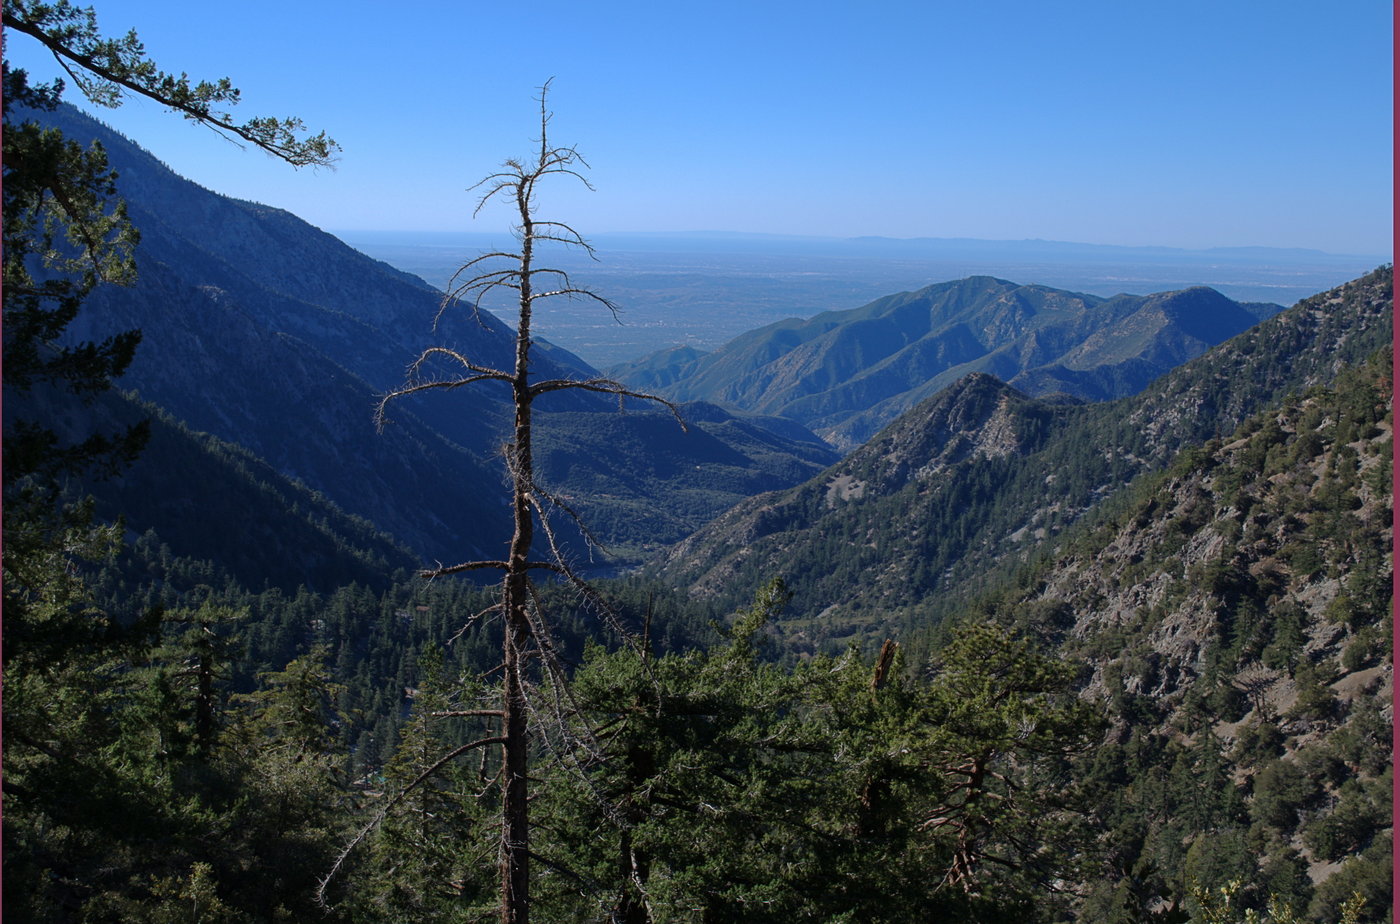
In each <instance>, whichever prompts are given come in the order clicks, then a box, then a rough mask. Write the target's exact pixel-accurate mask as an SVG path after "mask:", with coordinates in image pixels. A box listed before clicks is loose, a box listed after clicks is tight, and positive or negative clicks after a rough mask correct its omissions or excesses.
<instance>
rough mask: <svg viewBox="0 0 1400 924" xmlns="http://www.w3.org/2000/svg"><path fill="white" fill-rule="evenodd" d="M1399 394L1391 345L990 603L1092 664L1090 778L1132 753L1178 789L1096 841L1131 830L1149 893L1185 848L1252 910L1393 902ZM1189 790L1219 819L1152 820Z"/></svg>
mask: <svg viewBox="0 0 1400 924" xmlns="http://www.w3.org/2000/svg"><path fill="white" fill-rule="evenodd" d="M1391 395H1392V383H1391V378H1390V355H1389V351H1388V350H1386V351H1382V352H1381V353H1378V354H1377V355H1376V356H1375V357H1374V358H1373V359H1372V360H1371V361H1369V362H1367V363H1365V364H1363V365H1361V366H1358V367H1353V368H1349V369H1347V370H1344V371H1343V372H1342V374H1341V375H1340V377H1339V378H1338V380H1337V381H1336V382H1335V384H1333V385H1330V386H1326V387H1319V388H1316V389H1313V390H1312V391H1311V392H1310V393H1309V394H1307V395H1306V396H1305V397H1302V398H1298V399H1295V400H1291V401H1289V402H1287V403H1285V404H1284V405H1283V406H1282V407H1278V408H1275V409H1271V410H1269V411H1267V412H1264V413H1262V414H1260V415H1258V416H1256V417H1254V418H1252V419H1250V420H1249V421H1247V422H1246V424H1245V425H1244V426H1243V427H1242V428H1241V429H1239V430H1238V431H1236V432H1234V433H1232V434H1229V435H1228V436H1226V437H1223V438H1221V439H1217V440H1213V441H1211V442H1209V443H1208V444H1206V445H1205V446H1204V447H1202V448H1199V449H1195V450H1189V451H1187V452H1186V453H1184V454H1183V455H1182V457H1181V458H1180V459H1178V460H1177V462H1176V463H1175V464H1174V465H1173V466H1172V467H1171V469H1170V470H1169V471H1168V472H1167V473H1166V474H1164V475H1159V476H1152V477H1150V478H1148V479H1145V480H1143V481H1142V482H1141V483H1139V484H1137V485H1135V487H1134V488H1133V490H1132V493H1131V494H1130V495H1129V496H1126V497H1123V498H1120V499H1119V500H1118V501H1117V502H1116V503H1114V504H1112V505H1110V506H1111V509H1109V510H1106V511H1104V512H1103V514H1101V519H1102V521H1101V522H1100V524H1099V525H1098V526H1097V527H1096V528H1095V529H1093V530H1082V531H1080V532H1079V533H1078V534H1076V535H1075V536H1074V537H1073V540H1072V541H1070V542H1066V543H1062V545H1061V551H1060V552H1059V553H1058V554H1056V555H1055V556H1053V557H1052V558H1051V559H1049V560H1048V561H1046V562H1044V563H1042V564H1041V565H1040V566H1039V567H1038V568H1036V569H1035V570H1034V571H1033V572H1032V574H1031V575H1029V576H1028V577H1025V578H1024V579H1023V580H1024V582H1025V583H1024V584H1023V588H1024V589H1022V590H1020V591H1015V592H1011V593H1008V594H1006V595H1005V596H1004V597H1002V598H1001V599H1000V600H999V601H998V602H997V603H996V604H995V605H994V606H993V607H992V610H993V611H994V612H995V613H997V614H1000V616H1001V618H1003V619H1006V620H1008V621H1011V622H1013V623H1016V624H1018V625H1020V626H1021V627H1022V628H1023V629H1024V630H1026V631H1029V632H1031V633H1034V634H1039V635H1040V636H1041V637H1042V638H1043V639H1044V640H1045V641H1046V643H1047V644H1050V645H1053V646H1055V647H1058V648H1059V650H1060V651H1062V652H1064V653H1065V654H1067V655H1068V656H1069V657H1071V658H1073V659H1075V660H1077V661H1080V662H1082V663H1084V664H1086V665H1087V668H1088V672H1087V674H1086V676H1085V678H1084V688H1083V695H1085V696H1087V697H1089V698H1091V699H1093V700H1095V701H1098V702H1100V703H1102V704H1103V705H1104V707H1105V708H1106V710H1107V711H1108V713H1109V715H1110V717H1111V721H1112V725H1111V729H1110V731H1109V733H1108V736H1107V739H1106V741H1105V744H1104V747H1103V749H1102V751H1101V753H1099V754H1097V755H1095V758H1094V760H1093V761H1089V760H1086V761H1085V762H1084V766H1083V767H1082V768H1081V770H1080V772H1082V773H1084V774H1085V775H1086V776H1091V775H1094V774H1100V773H1104V772H1105V771H1106V770H1107V768H1109V767H1111V766H1113V764H1114V762H1115V761H1118V760H1123V761H1136V762H1137V763H1136V765H1135V769H1133V770H1132V771H1131V773H1132V774H1133V776H1132V779H1135V780H1139V781H1142V780H1148V779H1160V780H1171V781H1172V783H1171V784H1170V785H1171V786H1176V787H1179V788H1180V789H1181V790H1182V792H1181V793H1180V794H1175V793H1173V794H1170V795H1167V796H1163V794H1161V793H1159V794H1158V795H1156V796H1149V795H1148V794H1147V793H1146V791H1145V786H1144V785H1142V784H1139V785H1137V786H1135V787H1129V789H1128V790H1127V791H1126V792H1125V793H1124V794H1123V796H1122V797H1121V798H1119V799H1117V800H1115V802H1114V804H1113V806H1112V807H1111V808H1109V807H1105V809H1104V810H1103V812H1104V816H1105V817H1104V819H1103V820H1104V824H1105V829H1106V830H1107V829H1113V828H1115V827H1117V828H1119V829H1120V830H1122V825H1124V824H1125V823H1129V822H1131V823H1134V824H1140V825H1141V832H1140V834H1139V836H1138V837H1137V838H1136V839H1134V840H1130V841H1128V842H1125V843H1120V844H1118V845H1117V846H1118V849H1119V850H1120V851H1125V852H1130V853H1132V856H1129V857H1127V858H1126V860H1125V862H1126V863H1127V864H1128V866H1129V867H1131V868H1135V869H1136V870H1137V872H1135V873H1133V874H1131V875H1125V879H1131V878H1133V876H1136V877H1137V879H1138V881H1137V886H1138V890H1139V891H1140V892H1143V893H1144V894H1146V895H1150V894H1151V893H1152V891H1153V890H1154V889H1161V888H1162V885H1161V884H1154V883H1153V882H1152V881H1151V879H1150V877H1148V876H1145V875H1143V874H1142V870H1145V869H1148V868H1150V865H1151V864H1153V863H1157V864H1161V865H1163V866H1165V865H1166V864H1167V863H1168V862H1170V861H1169V859H1168V858H1169V857H1171V856H1173V855H1176V856H1179V855H1180V853H1181V851H1182V848H1183V845H1184V846H1185V847H1187V848H1189V850H1188V851H1187V854H1186V859H1185V861H1184V865H1185V866H1186V868H1187V869H1188V870H1189V869H1190V868H1191V863H1192V861H1193V859H1194V860H1195V862H1196V864H1197V865H1196V869H1197V875H1202V876H1204V875H1206V872H1205V871H1206V870H1207V869H1208V868H1209V869H1210V873H1209V874H1210V875H1218V873H1219V870H1218V866H1219V864H1221V863H1235V864H1238V865H1239V874H1238V876H1237V877H1236V878H1239V879H1240V880H1241V881H1243V882H1245V883H1247V884H1248V885H1247V890H1248V891H1249V892H1250V895H1251V898H1250V900H1253V901H1260V902H1262V897H1263V896H1265V895H1268V894H1274V895H1278V896H1282V897H1283V898H1285V899H1286V900H1288V901H1290V902H1292V903H1294V904H1295V905H1297V906H1299V907H1307V906H1309V905H1310V906H1311V913H1312V914H1313V915H1314V916H1315V917H1314V918H1313V919H1319V920H1333V919H1336V916H1337V914H1338V912H1337V908H1338V905H1339V904H1340V902H1341V901H1342V900H1344V899H1346V898H1348V897H1350V896H1351V895H1352V894H1353V893H1360V894H1361V895H1362V896H1363V897H1364V898H1365V899H1366V900H1367V902H1368V903H1369V904H1370V910H1371V912H1372V913H1375V914H1379V913H1380V910H1381V909H1383V908H1384V907H1386V905H1387V903H1388V901H1389V898H1388V881H1389V880H1388V872H1387V871H1388V867H1389V863H1390V860H1389V848H1388V844H1389V837H1390V807H1389V790H1390V780H1389V773H1390V770H1389V758H1388V754H1389V748H1390V724H1391V723H1392V722H1393V708H1392V702H1391V691H1392V689H1393V677H1392V659H1391V646H1390V636H1391V633H1390V627H1389V612H1390V597H1391V593H1390V588H1391V570H1392V568H1391V562H1392V549H1393V534H1392V520H1391V507H1392V503H1393V493H1392V486H1391V455H1392V451H1391V447H1392V445H1393V434H1392V430H1391ZM1130 754H1133V755H1137V756H1136V757H1130V756H1129V755H1130ZM1095 763H1096V764H1097V765H1096V766H1091V764H1095ZM1211 766H1213V767H1216V768H1223V770H1217V771H1209V772H1207V770H1206V769H1205V768H1207V767H1211ZM1123 772H1128V771H1127V770H1126V764H1125V765H1124V770H1123ZM1210 773H1218V774H1219V775H1217V776H1215V777H1214V778H1210ZM1197 786H1209V787H1211V788H1213V789H1214V790H1216V792H1215V793H1214V794H1212V796H1211V797H1210V799H1211V800H1212V802H1218V805H1219V806H1220V808H1219V809H1218V810H1213V811H1212V812H1209V813H1206V814H1205V815H1204V816H1199V817H1197V818H1195V819H1194V820H1190V821H1187V820H1185V819H1184V818H1174V817H1172V813H1171V812H1170V811H1168V812H1167V813H1165V814H1159V815H1157V816H1156V817H1152V814H1153V813H1152V809H1151V808H1149V806H1148V804H1147V803H1148V801H1150V800H1153V799H1156V800H1159V801H1160V800H1161V799H1163V798H1166V799H1177V798H1187V799H1189V798H1192V797H1191V796H1190V790H1191V788H1192V787H1197ZM1197 798H1199V797H1197ZM1231 806H1233V807H1231ZM1157 808H1158V810H1160V808H1161V806H1160V805H1158V806H1157ZM1185 814H1186V815H1189V814H1190V813H1189V811H1187V812H1185ZM1142 818H1148V819H1149V820H1147V821H1146V822H1145V823H1144V822H1142V821H1140V820H1138V821H1134V819H1142ZM1246 832H1247V836H1246ZM1237 840H1238V841H1240V842H1241V843H1244V842H1246V841H1247V842H1248V843H1249V844H1250V845H1251V846H1250V850H1249V852H1248V853H1247V854H1245V855H1242V856H1241V857H1235V856H1230V855H1229V850H1227V849H1226V848H1225V847H1222V846H1221V845H1228V844H1232V843H1234V842H1235V841H1237ZM1208 864H1214V867H1216V868H1211V867H1209V866H1208ZM1288 870H1293V871H1294V872H1293V873H1292V874H1289V873H1288ZM1251 873H1252V874H1253V875H1252V877H1251V875H1250V874H1251ZM1112 891H1113V890H1112V889H1110V888H1109V887H1108V886H1106V885H1104V886H1100V887H1099V888H1098V894H1099V898H1100V900H1103V901H1105V902H1107V901H1109V899H1108V897H1107V896H1109V895H1110V894H1111V893H1112ZM1119 900H1121V896H1120V897H1119V898H1118V899H1113V901H1119ZM1368 919H1369V918H1368ZM1374 919H1377V920H1379V918H1378V917H1377V918H1374Z"/></svg>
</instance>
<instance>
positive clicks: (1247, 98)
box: [6, 0, 1393, 255]
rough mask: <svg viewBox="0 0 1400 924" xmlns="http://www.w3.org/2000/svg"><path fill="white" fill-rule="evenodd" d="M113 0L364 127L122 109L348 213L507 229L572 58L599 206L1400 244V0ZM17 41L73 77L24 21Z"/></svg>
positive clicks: (615, 214) (21, 52)
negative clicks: (508, 195) (238, 122)
mask: <svg viewBox="0 0 1400 924" xmlns="http://www.w3.org/2000/svg"><path fill="white" fill-rule="evenodd" d="M94 5H95V6H96V7H97V11H98V18H99V22H100V23H101V25H102V27H103V29H104V31H106V32H107V33H109V34H113V33H118V32H124V31H125V30H127V29H129V28H135V29H136V30H137V31H138V33H139V34H140V36H141V37H142V39H143V40H144V41H145V44H146V47H147V50H148V51H149V52H150V54H151V56H152V57H153V58H154V59H155V60H156V61H157V62H158V63H159V64H160V65H161V66H162V67H163V68H165V69H167V70H173V71H177V72H178V71H182V70H183V71H187V72H189V73H190V74H191V76H193V77H196V78H216V77H221V76H228V77H231V78H232V79H233V82H234V84H235V85H237V86H239V87H240V88H241V89H242V91H243V100H244V101H243V103H242V104H241V105H240V106H239V107H238V109H237V110H236V112H237V113H239V114H242V115H244V116H253V115H279V116H284V115H289V114H296V115H299V116H301V117H302V118H303V119H304V120H305V121H306V122H307V124H308V125H309V126H310V127H312V128H313V129H317V130H319V129H325V130H326V131H327V132H329V133H330V134H331V135H332V136H333V137H334V138H335V139H336V140H337V141H339V142H340V144H341V145H342V147H343V148H344V151H343V153H342V155H341V158H340V161H339V163H338V165H337V168H336V169H335V170H333V171H331V170H302V171H296V170H293V169H291V168H289V167H286V166H285V165H282V164H280V163H278V162H276V161H273V160H272V159H270V158H268V157H266V156H265V155H262V154H259V153H255V152H251V151H240V150H239V149H237V148H235V147H234V146H233V145H231V144H229V143H227V142H224V141H221V140H219V139H218V138H217V137H216V136H214V135H213V134H212V133H210V132H209V131H208V130H206V129H201V128H198V127H196V126H193V125H191V124H190V123H187V122H184V121H183V120H181V119H179V118H178V117H176V116H173V115H172V114H170V113H167V112H165V111H163V110H161V109H159V107H155V106H151V105H148V104H143V103H138V102H132V103H128V104H127V105H126V106H124V107H123V108H122V109H119V110H115V111H110V110H102V111H100V112H99V115H100V117H101V118H103V119H104V121H107V122H108V123H109V124H111V125H113V126H115V127H116V128H118V129H119V130H121V131H123V132H125V133H126V134H128V135H130V136H131V137H133V138H135V139H136V140H137V141H139V142H140V143H141V144H143V145H144V146H146V147H147V148H148V149H150V150H151V151H152V152H153V153H155V154H156V155H157V156H159V157H160V158H161V159H162V160H164V161H165V162H166V163H168V164H170V165H171V166H172V167H174V168H175V169H176V170H178V171H179V172H181V173H183V174H184V175H186V176H188V177H190V178H192V179H194V180H196V181H198V182H200V183H201V184H203V185H205V186H208V187H210V188H212V189H215V190H217V191H219V192H223V193H227V194H230V195H234V196H238V197H240V198H248V199H256V200H259V201H263V202H267V203H269V204H272V205H277V206H280V207H283V208H286V209H289V210H291V211H293V212H295V213H297V214H298V215H300V216H302V217H303V218H305V219H307V220H308V221H311V222H312V223H313V224H316V225H318V226H320V227H323V228H326V229H328V230H337V229H361V230H369V229H382V230H440V231H447V230H465V231H490V230H495V229H496V228H498V227H500V226H502V225H503V224H504V223H506V222H507V221H508V215H506V214H505V213H504V212H484V213H483V215H482V217H481V218H480V219H478V220H477V221H475V222H473V221H472V219H471V211H472V208H473V206H474V203H475V199H474V196H473V195H472V194H471V193H469V192H467V190H466V187H468V186H470V185H471V184H472V183H473V182H475V181H476V180H477V179H479V178H480V177H482V176H483V175H485V174H486V173H489V172H490V171H491V170H492V169H494V168H495V167H496V166H497V165H498V164H499V163H500V162H501V161H502V160H503V159H504V158H506V157H508V156H515V155H523V154H525V153H527V152H528V151H529V150H530V140H531V139H532V138H533V137H535V134H536V127H537V125H536V119H537V110H536V109H535V103H534V102H533V99H532V96H533V94H534V93H535V88H536V87H538V86H539V85H540V84H541V83H542V82H543V81H544V80H545V79H547V78H550V77H553V78H554V83H553V89H552V91H551V97H550V108H551V109H552V110H553V111H554V113H555V118H554V121H553V122H552V123H551V133H552V140H555V141H557V142H561V143H565V144H574V145H577V147H578V148H579V150H580V151H581V152H582V153H583V154H584V155H585V156H586V157H587V158H588V160H589V162H590V163H591V164H592V168H593V169H592V171H591V173H590V179H591V180H592V181H593V183H594V185H595V186H596V188H597V191H596V192H593V193H589V192H587V191H586V190H583V189H582V188H574V187H572V186H569V185H567V184H561V185H558V186H555V187H553V188H552V189H550V190H549V191H548V193H547V194H546V197H545V198H544V200H543V205H544V207H545V210H546V211H547V212H548V213H549V214H550V215H552V216H553V217H558V218H561V219H564V220H568V221H570V222H571V223H573V224H574V225H575V226H577V227H578V228H579V229H580V230H582V231H583V232H584V233H585V234H587V233H597V232H604V231H696V230H726V231H748V232H769V233H777V234H814V235H829V236H841V237H844V236H856V235H885V236H890V237H919V236H927V237H978V238H993V239H1023V238H1044V239H1051V240H1071V241H1086V242H1092V243H1105V244H1130V245H1165V246H1176V247H1191V248H1197V247H1212V246H1245V245H1265V246H1281V247H1311V248H1317V249H1320V250H1327V251H1332V252H1338V253H1356V254H1365V255H1385V254H1389V253H1390V251H1391V233H1392V227H1393V225H1392V218H1391V213H1392V203H1393V193H1392V177H1393V174H1392V167H1391V164H1392V156H1391V155H1392V137H1393V135H1392V110H1393V96H1392V90H1393V83H1392V76H1391V75H1392V70H1391V57H1392V35H1393V30H1392V5H1391V3H1389V2H1385V0H1347V2H1343V3H1333V4H1323V3H1318V2H1316V0H1306V2H1294V0H1275V2H1268V3H1266V2H1262V0H1260V2H1246V0H1210V2H1195V0H1186V2H1183V0H1174V2H1172V3H1141V2H1131V0H1130V2H1124V0H1115V2H1102V3H1101V2H1079V0H1068V2H1063V3H1057V4H1052V3H1045V2H1043V0H1042V2H1010V0H1002V2H998V0H983V2H979V3H968V2H966V0H960V2H943V0H926V2H923V3H913V2H884V3H882V2H878V0H876V2H871V0H866V2H864V3H860V4H857V3H823V2H802V3H789V2H764V0H749V2H730V0H710V2H707V3H704V4H690V3H666V2H656V0H652V2H647V3H622V2H609V0H595V2H593V3H587V4H583V3H576V2H575V3H556V2H552V0H543V2H531V3H522V4H511V5H508V6H507V5H502V4H486V3H479V2H467V0H458V2H450V0H424V2H413V0H407V2H403V3H400V4H398V5H389V4H385V3H383V2H378V3H373V4H371V3H367V2H346V0H336V2H320V0H281V2H276V3H273V2H265V0H243V2H241V3H238V4H217V5H208V6H204V5H200V12H199V13H198V14H194V13H191V9H192V7H193V6H194V5H192V4H189V3H188V0H183V2H166V0H95V3H94ZM503 11H504V12H503ZM6 54H7V57H9V58H10V59H11V60H12V61H13V62H14V63H16V64H19V65H21V66H25V67H28V68H29V69H30V70H31V71H32V72H33V73H35V74H36V75H39V76H48V75H52V74H54V73H56V70H55V67H54V66H53V65H52V63H51V60H46V59H45V57H44V56H43V55H42V54H41V53H39V52H38V51H37V50H36V49H35V47H34V43H33V42H32V41H31V40H29V39H28V37H26V36H23V35H14V36H10V37H9V38H8V39H7V50H6ZM69 98H70V100H73V101H77V97H76V93H75V92H74V91H72V90H70V93H69ZM547 217H548V216H547Z"/></svg>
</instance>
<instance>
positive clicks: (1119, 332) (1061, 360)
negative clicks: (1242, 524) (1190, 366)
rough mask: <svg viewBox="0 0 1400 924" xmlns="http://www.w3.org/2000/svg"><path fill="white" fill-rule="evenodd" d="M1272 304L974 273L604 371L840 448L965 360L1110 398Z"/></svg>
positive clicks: (1090, 397) (962, 368)
mask: <svg viewBox="0 0 1400 924" xmlns="http://www.w3.org/2000/svg"><path fill="white" fill-rule="evenodd" d="M1280 310H1282V309H1281V308H1280V306H1278V305H1272V304H1262V303H1246V304H1240V303H1237V302H1235V301H1233V300H1231V299H1228V298H1226V297H1225V296H1223V295H1221V294H1220V293H1218V292H1216V291H1214V290H1212V289H1208V288H1204V287H1198V288H1192V289H1187V290H1184V291H1177V292H1165V293H1158V294H1155V295H1148V296H1134V295H1117V296H1114V297H1113V298H1100V297H1098V296H1093V295H1085V294H1082V293H1074V292H1065V291H1061V290H1057V289H1051V288H1048V287H1046V286H1038V285H1018V284H1016V283H1013V282H1008V281H1006V280H1003V279H997V278H994V277H990V276H977V277H970V278H967V279H962V280H958V281H955V282H946V283H939V284H937V285H931V286H928V287H927V288H924V289H921V290H919V291H917V292H902V293H898V294H895V295H890V296H886V297H885V298H881V299H878V300H876V301H874V302H871V303H870V304H868V305H866V306H864V307H862V308H856V309H852V310H850V311H828V312H823V313H821V314H818V315H816V316H814V317H811V318H807V319H790V320H787V321H780V322H778V323H776V324H770V325H768V326H767V327H763V328H760V329H758V330H755V331H752V332H750V333H747V334H744V335H741V336H739V337H736V338H734V339H733V340H731V341H729V342H728V343H726V344H725V345H724V346H722V347H720V348H719V349H718V350H715V351H713V352H711V353H701V352H699V351H696V350H695V349H693V348H690V347H680V348H677V349H673V350H669V351H663V352H662V353H659V354H654V355H652V356H650V357H646V358H644V359H642V360H639V361H637V362H635V363H633V364H629V365H624V366H620V367H617V368H614V369H613V370H612V374H613V375H615V376H616V377H617V378H619V379H620V380H622V381H624V382H626V383H628V384H629V385H632V386H634V387H637V388H645V389H652V390H655V391H657V392H660V393H662V394H665V395H667V396H668V397H670V398H673V399H675V400H680V401H713V402H716V403H719V404H723V405H726V406H729V407H733V408H738V409H743V410H746V411H750V412H756V413H764V414H777V415H781V416H785V417H789V418H791V419H793V420H797V421H800V422H801V423H803V424H805V425H806V426H808V427H810V428H811V429H812V430H814V431H815V432H817V433H818V434H819V435H821V436H822V437H823V438H824V439H826V440H827V441H828V442H830V443H831V444H832V445H834V446H836V447H837V448H838V449H841V450H843V451H850V450H851V449H854V448H855V447H857V446H859V445H860V444H861V443H863V442H865V441H866V440H867V439H869V438H870V437H871V436H873V435H874V434H875V432H876V431H878V430H879V429H880V428H881V427H883V426H884V425H885V424H887V423H889V422H890V421H891V420H893V419H894V418H896V417H898V416H899V415H900V414H901V413H903V412H904V411H906V410H908V409H909V408H910V407H912V406H914V405H915V404H917V403H918V402H919V401H921V400H923V399H924V398H927V397H929V396H930V395H933V394H935V393H936V392H938V391H940V390H941V389H943V388H946V387H947V386H949V385H951V384H953V383H954V382H956V381H957V380H958V379H960V378H962V377H963V376H966V375H968V374H970V373H973V372H985V373H989V374H991V375H995V376H996V377H997V378H999V379H1001V380H1002V381H1004V382H1008V383H1010V384H1011V385H1014V386H1016V387H1017V388H1020V389H1021V390H1023V391H1026V392H1027V393H1029V394H1035V395H1049V394H1056V393H1062V394H1065V395H1068V396H1071V397H1074V398H1078V399H1081V400H1086V401H1104V400H1109V399H1112V398H1119V397H1123V396H1124V395H1130V394H1133V393H1135V392H1137V391H1139V390H1141V389H1142V388H1143V387H1144V386H1146V385H1147V383H1148V382H1150V381H1152V380H1153V379H1155V378H1156V377H1157V376H1159V375H1161V374H1162V373H1164V372H1166V371H1167V370H1169V369H1171V368H1173V367H1175V366H1177V365H1179V364H1181V363H1182V362H1184V361H1186V360H1188V359H1190V358H1192V357H1194V356H1198V355H1200V354H1201V353H1202V352H1204V351H1205V350H1206V349H1207V348H1209V347H1211V346H1214V345H1215V344H1217V343H1220V342H1221V341H1223V340H1226V339H1228V338H1229V337H1232V336H1234V335H1235V334H1238V333H1240V332H1241V331H1243V330H1245V329H1246V328H1249V327H1251V326H1253V325H1254V324H1256V323H1258V322H1259V321H1260V320H1262V319H1263V318H1265V317H1268V316H1270V315H1272V314H1274V313H1276V312H1278V311H1280Z"/></svg>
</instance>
